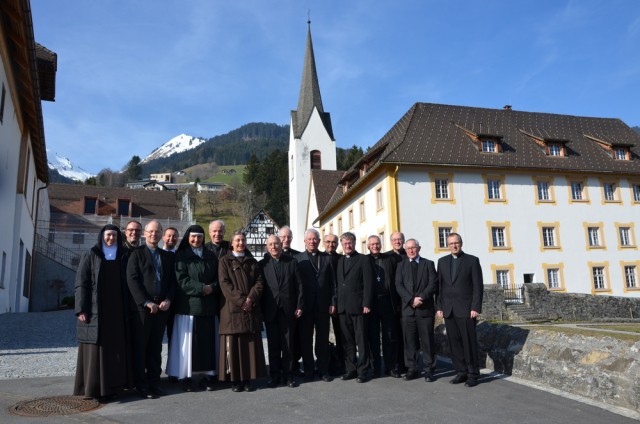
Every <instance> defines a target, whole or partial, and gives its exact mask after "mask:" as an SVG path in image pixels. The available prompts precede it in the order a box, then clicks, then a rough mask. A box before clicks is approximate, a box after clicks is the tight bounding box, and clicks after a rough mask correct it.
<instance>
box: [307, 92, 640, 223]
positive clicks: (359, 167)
mask: <svg viewBox="0 0 640 424" xmlns="http://www.w3.org/2000/svg"><path fill="white" fill-rule="evenodd" d="M485 139H487V140H493V141H495V142H496V143H499V144H500V149H499V152H496V153H487V152H483V151H482V148H480V142H481V141H482V140H485ZM549 143H553V144H559V145H562V146H563V148H564V149H565V153H566V155H565V156H562V157H558V156H552V155H549V154H548V152H547V151H545V148H544V147H545V146H546V145H548V144H549ZM615 147H625V148H628V149H629V160H618V159H616V158H615V157H614V156H613V154H612V151H611V149H612V148H615ZM383 164H390V165H431V166H441V167H444V168H447V167H473V168H484V169H486V170H487V171H488V172H491V171H492V170H494V171H493V172H504V171H505V170H516V169H518V170H529V171H532V172H540V173H545V172H578V173H597V174H618V175H619V174H623V175H633V176H640V135H639V134H637V133H636V132H635V131H633V130H632V129H631V128H629V127H628V126H627V125H626V124H625V123H624V122H622V121H621V120H620V119H615V118H592V117H583V116H573V115H559V114H552V113H540V112H524V111H516V110H512V109H511V108H504V109H488V108H478V107H469V106H451V105H442V104H433V103H416V104H414V105H413V106H412V107H411V108H410V109H409V110H408V111H407V112H406V113H405V114H404V116H402V117H401V118H400V120H399V121H398V122H397V123H396V124H395V125H394V126H393V127H392V128H391V129H390V130H389V131H388V132H387V133H386V134H385V135H384V136H383V137H382V138H381V139H380V140H379V141H378V142H377V143H376V144H375V145H374V146H373V147H372V148H370V149H369V150H368V151H367V153H366V154H365V156H364V157H363V158H362V159H360V160H359V161H358V162H357V163H356V164H354V165H353V166H352V167H351V168H350V169H349V170H348V171H347V172H345V174H344V176H343V178H342V179H341V183H348V186H349V189H348V191H350V190H352V189H354V188H355V187H357V186H359V185H360V184H359V183H361V182H362V181H363V180H366V178H365V176H366V175H367V174H369V173H370V172H372V171H373V170H374V169H376V168H378V167H379V166H381V165H383ZM314 181H315V182H316V184H317V183H319V182H318V181H317V180H314ZM348 191H347V193H348ZM344 195H346V193H343V192H342V190H337V191H335V192H334V194H333V197H332V198H331V200H330V201H329V202H328V203H327V204H326V205H325V207H324V208H323V209H322V210H323V212H321V213H320V215H321V216H322V214H323V213H324V212H325V211H328V209H329V208H331V207H332V206H334V205H335V204H336V203H338V201H339V200H340V199H341V198H342V197H343V196H344Z"/></svg>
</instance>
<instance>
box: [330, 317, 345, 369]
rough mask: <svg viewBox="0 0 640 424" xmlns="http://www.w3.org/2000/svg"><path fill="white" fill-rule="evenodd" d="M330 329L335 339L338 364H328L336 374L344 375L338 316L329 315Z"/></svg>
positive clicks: (342, 348)
mask: <svg viewBox="0 0 640 424" xmlns="http://www.w3.org/2000/svg"><path fill="white" fill-rule="evenodd" d="M331 327H333V335H334V337H335V339H336V356H337V360H338V362H339V363H337V364H330V366H331V367H332V368H333V367H334V366H335V368H336V371H338V373H340V374H343V373H344V346H343V344H344V343H343V341H342V330H341V329H340V316H339V315H338V314H333V315H331Z"/></svg>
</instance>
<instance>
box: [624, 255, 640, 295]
mask: <svg viewBox="0 0 640 424" xmlns="http://www.w3.org/2000/svg"><path fill="white" fill-rule="evenodd" d="M639 269H640V261H635V262H626V261H620V270H621V271H622V288H623V291H624V292H625V293H627V292H637V291H640V280H639V279H638V278H639V277H640V275H639V274H638V270H639Z"/></svg>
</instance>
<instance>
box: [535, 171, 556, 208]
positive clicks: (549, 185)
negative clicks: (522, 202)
mask: <svg viewBox="0 0 640 424" xmlns="http://www.w3.org/2000/svg"><path fill="white" fill-rule="evenodd" d="M533 184H534V190H535V193H534V196H535V197H534V199H535V204H536V205H539V204H552V205H555V204H556V193H555V190H554V187H553V177H533Z"/></svg>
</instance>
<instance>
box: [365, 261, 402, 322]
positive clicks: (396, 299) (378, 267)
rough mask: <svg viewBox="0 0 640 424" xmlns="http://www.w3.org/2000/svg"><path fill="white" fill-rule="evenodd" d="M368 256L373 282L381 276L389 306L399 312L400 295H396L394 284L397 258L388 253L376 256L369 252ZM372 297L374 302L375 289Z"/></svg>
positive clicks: (375, 282)
mask: <svg viewBox="0 0 640 424" xmlns="http://www.w3.org/2000/svg"><path fill="white" fill-rule="evenodd" d="M396 256H397V255H396ZM369 258H371V266H372V267H373V284H374V285H375V284H377V278H378V276H380V277H382V278H383V281H384V285H385V288H386V290H387V291H388V292H389V296H390V297H391V307H392V308H393V312H394V313H400V310H401V305H400V296H399V295H398V291H397V290H396V284H395V280H396V269H397V268H398V261H397V259H396V258H395V257H394V256H392V254H389V253H380V254H379V255H378V258H375V257H374V256H373V255H372V254H369ZM373 298H374V303H375V289H374V297H373ZM374 307H375V306H374Z"/></svg>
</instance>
